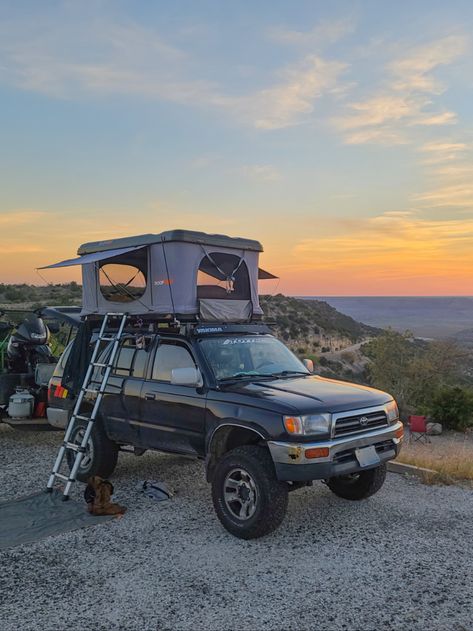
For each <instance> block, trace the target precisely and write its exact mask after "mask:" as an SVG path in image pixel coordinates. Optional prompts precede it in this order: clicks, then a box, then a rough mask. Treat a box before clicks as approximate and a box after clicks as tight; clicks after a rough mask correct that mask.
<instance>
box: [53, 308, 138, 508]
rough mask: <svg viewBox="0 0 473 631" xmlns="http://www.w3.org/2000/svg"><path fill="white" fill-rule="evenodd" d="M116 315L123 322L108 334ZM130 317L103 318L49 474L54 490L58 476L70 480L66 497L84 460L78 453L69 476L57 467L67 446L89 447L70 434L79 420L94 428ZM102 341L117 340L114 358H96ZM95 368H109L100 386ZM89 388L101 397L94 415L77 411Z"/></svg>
mask: <svg viewBox="0 0 473 631" xmlns="http://www.w3.org/2000/svg"><path fill="white" fill-rule="evenodd" d="M115 316H117V317H120V318H121V322H120V323H119V325H118V327H117V329H116V332H115V331H113V329H112V331H113V332H110V331H109V334H108V335H107V334H106V329H107V324H108V323H109V319H110V318H112V317H115ZM127 318H128V315H127V314H126V313H107V314H106V316H105V318H104V320H103V322H102V326H101V328H100V331H99V334H98V337H97V338H96V341H95V349H94V351H93V354H92V357H91V358H90V361H89V368H88V370H87V372H86V374H85V377H84V380H83V382H82V386H81V389H80V392H81V394H80V395H79V398H78V399H77V401H76V404H75V406H74V411H73V413H72V416H71V419H70V420H69V423H68V425H67V430H66V435H67V437H68V439H67V440H64V441H63V443H62V447H61V449H60V450H59V452H58V454H57V456H56V461H55V463H54V467H53V471H52V473H51V475H50V477H49V482H48V487H47V490H48V491H50V492H51V491H52V489H53V485H54V480H55V479H58V480H63V481H64V482H65V483H66V485H65V487H64V490H63V500H67V499H68V497H69V491H70V490H71V487H72V484H73V482H75V481H76V477H77V468H78V466H79V464H80V460H81V456H78V455H76V457H75V459H74V465H73V466H72V468H71V473H70V474H69V477H68V476H66V475H63V474H62V473H56V472H55V471H57V470H58V469H59V468H60V466H61V463H62V461H63V458H64V454H65V450H67V449H70V450H71V451H73V452H75V453H76V454H83V453H84V452H85V451H86V448H85V447H82V445H81V444H77V443H72V442H70V440H69V437H70V434H71V432H72V428H73V427H74V423H75V421H76V420H80V421H86V422H87V423H88V426H87V427H88V429H89V430H90V429H91V426H92V424H93V423H94V422H95V420H96V415H97V411H98V408H99V406H100V403H101V400H102V397H103V395H104V392H105V388H106V386H107V383H108V380H109V378H110V373H111V370H112V367H113V364H114V361H115V357H116V355H117V352H118V348H119V342H120V340H121V339H122V336H123V332H124V330H125V323H126V320H127ZM100 342H114V344H113V345H112V348H111V353H110V357H109V358H108V359H109V360H110V361H106V362H100V361H95V359H97V357H98V353H99V351H100ZM92 368H105V369H106V370H105V372H103V373H102V381H101V382H100V384H99V387H98V388H92V387H91V384H92V383H94V384H95V383H97V380H96V379H95V378H93V377H92V374H93V370H92ZM130 374H131V371H130ZM85 392H88V393H90V394H95V395H96V397H97V398H96V400H95V405H94V408H93V410H92V412H91V416H85V414H77V412H78V411H79V410H80V409H81V404H82V399H83V396H84V393H85Z"/></svg>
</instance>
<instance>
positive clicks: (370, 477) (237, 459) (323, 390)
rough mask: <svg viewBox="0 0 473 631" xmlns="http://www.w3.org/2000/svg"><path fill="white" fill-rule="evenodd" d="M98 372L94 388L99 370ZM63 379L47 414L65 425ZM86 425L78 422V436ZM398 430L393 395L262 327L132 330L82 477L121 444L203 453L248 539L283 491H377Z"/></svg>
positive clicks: (111, 462)
mask: <svg viewBox="0 0 473 631" xmlns="http://www.w3.org/2000/svg"><path fill="white" fill-rule="evenodd" d="M67 350H69V349H67ZM108 352H109V351H108ZM103 353H104V354H106V353H107V349H105V350H104V351H103ZM63 365H64V361H61V362H59V364H58V371H61V370H62V368H61V367H63ZM98 370H100V369H97V371H98ZM102 370H103V369H102ZM94 380H95V381H96V384H97V387H98V384H99V383H100V381H101V379H100V375H99V374H98V373H97V374H96V375H95V376H94ZM59 381H60V372H59V374H56V375H55V376H54V377H53V378H52V381H51V384H50V391H49V394H50V397H49V409H48V417H49V419H50V422H51V423H52V424H54V425H56V426H62V427H65V426H66V424H67V422H68V420H69V418H70V413H71V408H72V405H73V400H72V399H71V398H64V390H63V388H62V387H60V386H59ZM87 396H89V397H90V405H91V406H92V405H93V399H94V396H93V394H89V395H87ZM83 432H84V425H81V424H80V422H77V423H76V426H75V429H74V433H73V436H72V439H73V441H76V442H78V443H79V442H80V438H81V435H83ZM402 439H403V425H402V423H401V421H400V420H399V413H398V408H397V405H396V402H395V401H394V400H393V398H392V397H391V396H390V395H389V394H386V393H385V392H380V391H379V390H374V389H373V388H368V387H365V386H362V385H357V384H352V383H347V382H343V381H335V380H332V379H325V378H322V377H320V376H315V375H313V374H311V372H310V370H309V369H308V368H307V367H306V364H304V363H303V362H301V361H300V360H299V359H297V358H296V356H295V355H293V353H292V352H291V351H290V350H289V349H288V348H287V347H286V346H284V344H282V343H281V342H280V341H279V340H277V339H276V338H275V337H273V336H272V335H271V333H270V329H269V328H268V327H267V326H266V325H264V324H249V325H231V324H222V325H217V324H215V325H214V324H212V325H206V326H204V325H186V326H182V327H180V328H177V329H175V330H172V329H169V330H166V329H163V330H160V329H157V330H155V332H153V333H146V334H145V335H144V336H143V335H137V334H136V333H133V332H129V333H127V334H125V335H124V337H123V339H122V340H121V345H120V349H119V352H118V354H117V356H116V359H115V363H114V368H113V371H112V375H111V376H110V378H109V380H108V384H107V388H106V394H105V396H104V398H103V401H102V404H101V407H100V418H99V419H98V422H96V423H95V425H94V427H93V431H92V434H91V437H90V440H89V444H88V447H87V451H86V453H85V455H84V457H83V460H82V463H81V466H80V469H79V472H78V479H79V480H81V481H86V480H87V479H88V478H89V477H90V476H92V475H100V476H102V477H108V476H110V475H111V474H112V473H113V471H114V469H115V466H116V463H117V457H118V453H119V451H121V450H123V451H130V450H132V451H133V452H134V453H135V454H136V455H141V454H142V453H144V451H145V450H148V449H154V450H159V451H164V452H171V453H179V454H187V455H193V456H196V457H197V458H201V459H204V460H205V466H206V473H207V480H208V482H210V483H211V485H212V499H213V504H214V507H215V511H216V513H217V516H218V518H219V519H220V521H221V522H222V524H223V526H224V527H225V528H226V529H227V530H228V531H229V532H231V533H232V534H234V535H236V536H237V537H241V538H243V539H250V538H256V537H260V536H262V535H265V534H267V533H269V532H271V531H272V530H274V529H275V528H276V527H277V526H279V524H280V523H281V522H282V520H283V518H284V515H285V513H286V509H287V504H288V492H289V491H291V490H295V489H298V488H300V487H301V486H306V485H311V484H312V481H313V480H322V481H325V483H326V484H327V486H328V487H329V488H330V489H331V491H333V493H335V494H336V495H338V496H339V497H342V498H345V499H349V500H361V499H364V498H367V497H369V496H370V495H373V494H374V493H376V492H377V491H378V490H379V489H380V488H381V486H382V485H383V482H384V479H385V476H386V462H387V461H388V460H391V459H393V458H395V457H396V456H397V454H398V453H399V449H400V447H401V443H402ZM69 464H70V466H71V463H69Z"/></svg>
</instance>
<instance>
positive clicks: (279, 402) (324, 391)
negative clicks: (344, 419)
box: [225, 376, 392, 414]
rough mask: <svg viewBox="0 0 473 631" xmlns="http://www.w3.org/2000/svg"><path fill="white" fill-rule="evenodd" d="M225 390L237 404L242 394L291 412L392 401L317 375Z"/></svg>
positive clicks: (364, 388)
mask: <svg viewBox="0 0 473 631" xmlns="http://www.w3.org/2000/svg"><path fill="white" fill-rule="evenodd" d="M225 391H226V392H227V394H228V395H230V393H234V394H236V395H237V396H238V399H239V402H240V403H242V402H243V401H242V400H241V397H242V395H243V396H244V397H245V398H246V397H248V398H249V399H250V398H251V399H252V401H251V402H250V401H247V403H248V404H252V405H258V407H266V405H267V407H269V408H272V409H275V407H280V408H281V412H282V413H290V414H291V413H292V414H294V413H298V414H314V413H318V412H331V413H337V412H344V411H348V410H356V409H362V408H369V407H375V406H380V405H384V404H385V403H388V401H391V400H392V396H391V395H389V394H387V393H386V392H381V391H380V390H375V389H374V388H369V387H367V386H361V385H358V384H354V383H348V382H346V381H336V380H334V379H325V378H324V377H318V376H310V377H300V378H295V377H293V378H289V379H275V380H274V381H253V382H249V383H248V382H243V383H238V384H235V385H232V386H229V387H227V388H225ZM245 395H246V396H245ZM265 403H266V405H265Z"/></svg>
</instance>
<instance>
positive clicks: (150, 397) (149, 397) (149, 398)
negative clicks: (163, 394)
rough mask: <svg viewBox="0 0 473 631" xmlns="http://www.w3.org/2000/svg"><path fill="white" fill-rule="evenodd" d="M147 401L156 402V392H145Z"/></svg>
mask: <svg viewBox="0 0 473 631" xmlns="http://www.w3.org/2000/svg"><path fill="white" fill-rule="evenodd" d="M145 399H146V400H147V401H154V399H156V395H155V393H154V392H145Z"/></svg>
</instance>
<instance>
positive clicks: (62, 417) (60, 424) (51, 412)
mask: <svg viewBox="0 0 473 631" xmlns="http://www.w3.org/2000/svg"><path fill="white" fill-rule="evenodd" d="M46 414H47V417H48V423H49V424H50V425H52V426H53V427H57V428H58V429H66V427H67V424H68V422H69V410H65V409H64V408H52V407H48V408H47V409H46Z"/></svg>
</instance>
